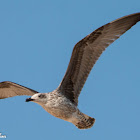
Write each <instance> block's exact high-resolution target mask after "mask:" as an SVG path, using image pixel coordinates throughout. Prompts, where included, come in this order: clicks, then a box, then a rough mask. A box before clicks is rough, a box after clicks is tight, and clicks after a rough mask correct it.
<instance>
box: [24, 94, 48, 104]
mask: <svg viewBox="0 0 140 140" xmlns="http://www.w3.org/2000/svg"><path fill="white" fill-rule="evenodd" d="M30 101H32V102H36V103H39V104H41V103H42V104H46V103H47V94H46V93H37V94H34V95H33V96H32V97H30V98H27V99H26V102H30Z"/></svg>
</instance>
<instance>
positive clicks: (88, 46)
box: [58, 13, 140, 105]
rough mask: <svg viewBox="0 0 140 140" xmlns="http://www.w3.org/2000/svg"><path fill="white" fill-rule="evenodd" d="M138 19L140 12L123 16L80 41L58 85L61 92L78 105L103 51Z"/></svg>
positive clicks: (139, 18)
mask: <svg viewBox="0 0 140 140" xmlns="http://www.w3.org/2000/svg"><path fill="white" fill-rule="evenodd" d="M138 21H140V13H136V14H132V15H128V16H125V17H122V18H120V19H117V20H115V21H112V22H110V23H108V24H106V25H104V26H102V27H100V28H98V29H97V30H95V31H94V32H92V33H91V34H89V35H88V36H86V37H85V38H84V39H82V40H81V41H80V42H78V43H77V44H76V45H75V47H74V49H73V52H72V56H71V59H70V63H69V65H68V68H67V71H66V73H65V76H64V78H63V80H62V82H61V84H60V85H59V87H58V90H59V92H60V93H61V94H63V95H65V96H66V97H67V98H68V99H70V100H71V101H72V102H73V103H74V104H75V105H77V104H78V96H79V94H80V92H81V90H82V88H83V85H84V84H85V81H86V79H87V77H88V75H89V73H90V71H91V69H92V67H93V65H94V64H95V62H96V61H97V60H98V58H99V57H100V55H101V54H102V52H103V51H104V50H105V48H107V47H108V46H109V45H110V44H111V43H113V42H114V41H115V40H116V39H118V38H119V37H120V36H121V35H122V34H123V33H125V32H126V31H127V30H128V29H130V28H131V27H132V26H133V25H135V24H136V23H137V22H138Z"/></svg>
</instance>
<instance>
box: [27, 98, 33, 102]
mask: <svg viewBox="0 0 140 140" xmlns="http://www.w3.org/2000/svg"><path fill="white" fill-rule="evenodd" d="M33 100H34V99H31V98H27V99H26V102H30V101H33Z"/></svg>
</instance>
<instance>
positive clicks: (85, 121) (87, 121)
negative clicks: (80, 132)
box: [75, 112, 95, 129]
mask: <svg viewBox="0 0 140 140" xmlns="http://www.w3.org/2000/svg"><path fill="white" fill-rule="evenodd" d="M79 115H80V119H79V120H78V122H77V123H76V124H75V125H76V127H78V128H79V129H88V128H91V127H92V126H93V124H94V123H95V119H94V118H92V117H89V116H87V115H86V114H84V113H81V112H80V114H79Z"/></svg>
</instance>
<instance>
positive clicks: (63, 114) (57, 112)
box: [42, 105, 76, 121]
mask: <svg viewBox="0 0 140 140" xmlns="http://www.w3.org/2000/svg"><path fill="white" fill-rule="evenodd" d="M42 107H43V108H44V109H45V110H46V111H47V112H48V113H50V114H51V115H53V116H55V117H57V118H60V119H63V120H66V121H68V120H69V118H71V116H72V114H73V113H74V112H75V111H76V107H75V106H73V105H56V106H54V105H53V106H47V105H44V106H42Z"/></svg>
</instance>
